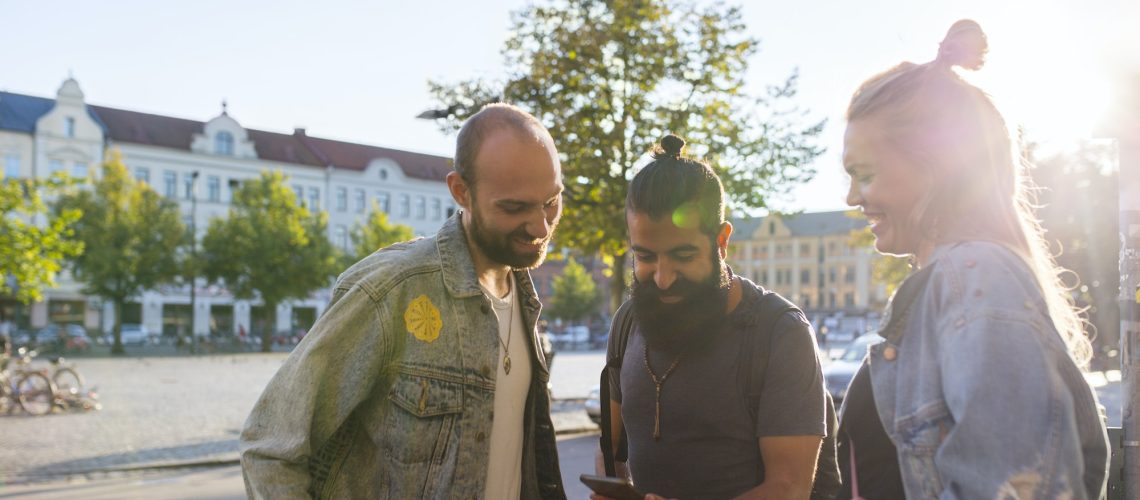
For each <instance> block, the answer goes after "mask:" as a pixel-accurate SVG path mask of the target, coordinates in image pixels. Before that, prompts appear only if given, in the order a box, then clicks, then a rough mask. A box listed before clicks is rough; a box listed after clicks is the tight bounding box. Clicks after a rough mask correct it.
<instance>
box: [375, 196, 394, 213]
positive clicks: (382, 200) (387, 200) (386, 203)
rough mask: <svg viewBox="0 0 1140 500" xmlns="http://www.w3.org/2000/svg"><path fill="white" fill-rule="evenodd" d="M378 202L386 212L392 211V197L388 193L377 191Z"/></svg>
mask: <svg viewBox="0 0 1140 500" xmlns="http://www.w3.org/2000/svg"><path fill="white" fill-rule="evenodd" d="M376 204H377V205H380V210H383V211H384V213H386V214H387V213H392V197H391V196H389V195H388V193H385V192H384V191H377V192H376Z"/></svg>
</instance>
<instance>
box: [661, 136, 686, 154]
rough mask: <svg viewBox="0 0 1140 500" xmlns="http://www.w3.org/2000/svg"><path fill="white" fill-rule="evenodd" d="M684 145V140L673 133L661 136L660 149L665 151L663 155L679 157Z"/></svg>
mask: <svg viewBox="0 0 1140 500" xmlns="http://www.w3.org/2000/svg"><path fill="white" fill-rule="evenodd" d="M684 147H685V140H684V139H682V138H680V137H677V136H676V135H674V134H669V135H667V136H665V137H662V138H661V150H662V151H663V152H664V153H665V156H671V157H674V158H680V157H681V149H683V148H684Z"/></svg>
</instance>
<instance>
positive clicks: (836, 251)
mask: <svg viewBox="0 0 1140 500" xmlns="http://www.w3.org/2000/svg"><path fill="white" fill-rule="evenodd" d="M732 224H733V227H734V230H733V237H732V250H731V251H730V253H729V257H728V261H729V263H730V264H731V265H732V268H733V271H734V272H736V273H737V274H740V275H743V276H745V277H747V278H749V279H751V280H752V281H755V282H756V283H759V284H760V285H761V286H763V287H764V288H767V289H769V290H774V291H776V292H777V293H779V294H780V295H783V296H784V297H787V298H788V299H789V300H791V301H792V302H794V303H796V304H798V305H799V306H800V307H801V308H802V309H804V311H805V312H806V313H807V314H808V317H809V318H811V319H812V322H813V323H814V324H815V325H816V327H817V328H820V327H821V326H828V327H829V328H830V329H831V330H832V331H835V330H836V329H839V330H842V331H844V332H845V333H853V332H852V331H863V330H866V329H867V328H868V327H873V326H874V325H873V324H872V325H868V324H867V321H866V320H867V317H868V316H874V315H877V314H878V312H879V311H880V310H881V309H882V308H883V307H884V306H885V304H886V300H887V296H886V287H885V286H883V285H881V284H875V283H873V282H872V280H871V266H872V264H873V263H874V261H875V259H877V258H878V254H876V253H875V251H874V249H873V248H858V247H853V246H851V244H850V240H851V233H852V231H855V230H858V229H861V228H863V227H864V226H865V225H866V221H865V220H863V219H858V218H852V217H850V216H848V215H847V212H843V211H836V212H816V213H801V214H794V215H780V214H773V215H769V216H767V217H759V218H740V219H734V220H732ZM852 318H860V319H859V320H852ZM841 320H846V321H841Z"/></svg>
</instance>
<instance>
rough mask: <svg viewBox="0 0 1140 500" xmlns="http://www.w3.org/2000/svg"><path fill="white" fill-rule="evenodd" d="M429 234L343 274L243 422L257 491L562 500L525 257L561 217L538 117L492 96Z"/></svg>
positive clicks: (250, 480)
mask: <svg viewBox="0 0 1140 500" xmlns="http://www.w3.org/2000/svg"><path fill="white" fill-rule="evenodd" d="M447 186H448V189H449V190H450V191H451V195H452V197H454V199H455V202H456V203H457V204H458V205H459V206H460V207H462V210H460V211H458V212H457V213H456V215H454V216H453V217H451V218H450V219H448V220H447V221H446V222H445V223H444V225H443V227H442V228H441V229H440V230H439V232H438V233H436V234H435V236H432V237H429V238H422V239H418V240H415V241H411V242H405V243H398V244H396V245H392V246H390V247H388V248H384V249H381V250H379V251H377V252H376V253H373V254H372V255H369V256H368V257H365V258H364V259H363V260H361V261H360V262H357V263H356V264H355V265H353V266H352V267H351V268H349V269H348V270H347V271H345V272H344V274H342V275H341V276H340V278H339V279H338V280H337V284H336V286H335V287H334V289H333V298H332V301H331V303H330V304H329V308H328V310H326V311H325V313H324V314H323V315H322V316H321V317H320V318H319V319H318V320H317V322H316V324H314V325H313V327H312V329H311V330H310V331H309V333H308V335H306V336H305V339H304V340H303V341H302V342H301V343H300V344H299V345H298V346H297V348H296V349H294V350H293V352H292V354H290V356H289V358H288V359H287V360H286V361H285V364H284V365H283V366H282V367H281V369H280V371H278V373H277V374H276V375H275V376H274V377H273V379H272V380H271V381H270V382H269V386H268V387H266V389H265V392H264V393H263V394H262V396H261V398H260V399H259V400H258V401H257V403H256V405H254V408H253V412H252V413H251V414H250V416H249V419H248V420H247V421H246V425H245V429H244V430H243V432H242V435H241V453H242V455H241V457H242V458H241V461H242V470H243V473H244V476H245V484H246V492H247V493H248V495H249V496H250V497H254V498H271V499H278V498H300V497H310V496H312V497H317V498H470V497H482V498H488V499H540V498H542V499H548V498H554V499H561V498H565V496H566V495H565V492H564V491H563V487H562V479H561V473H560V471H559V467H558V451H557V448H556V446H555V442H554V427H553V425H552V424H551V420H550V400H549V398H548V395H547V392H546V386H545V381H546V380H548V379H549V378H550V374H549V370H548V368H547V362H546V360H545V359H544V358H543V355H542V353H541V352H540V351H539V349H538V348H537V346H538V341H539V338H538V336H537V328H536V324H537V321H538V313H539V307H540V306H539V302H538V297H537V295H536V294H535V290H534V286H533V284H532V282H531V278H530V273H529V272H528V270H529V269H532V268H534V267H537V266H538V265H539V264H541V263H542V261H543V259H544V258H545V256H546V251H547V245H548V244H549V243H550V240H551V237H552V236H553V234H554V229H555V226H557V224H558V220H559V218H560V217H561V214H562V189H563V187H562V171H561V165H560V163H559V160H558V152H557V151H556V150H555V147H554V141H553V139H552V138H551V136H550V133H549V132H547V130H546V129H545V128H544V127H543V126H542V125H541V124H540V123H539V121H538V120H537V119H535V118H534V117H533V116H531V115H529V114H527V113H526V112H524V111H522V110H520V109H518V108H516V107H514V106H509V105H506V104H492V105H489V106H487V107H485V108H483V110H481V111H480V112H478V113H477V114H476V115H475V116H473V117H471V118H470V119H469V120H468V121H467V122H466V123H465V124H464V125H463V128H462V129H461V130H460V131H459V138H458V146H457V148H456V155H455V171H454V172H451V173H450V174H448V176H447Z"/></svg>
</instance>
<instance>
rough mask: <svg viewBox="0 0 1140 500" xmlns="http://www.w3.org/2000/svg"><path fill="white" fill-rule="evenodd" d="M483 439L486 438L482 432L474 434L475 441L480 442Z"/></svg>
mask: <svg viewBox="0 0 1140 500" xmlns="http://www.w3.org/2000/svg"><path fill="white" fill-rule="evenodd" d="M485 439H487V435H486V434H483V433H482V432H480V433H478V434H476V435H475V442H477V443H482V442H483V440H485Z"/></svg>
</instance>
